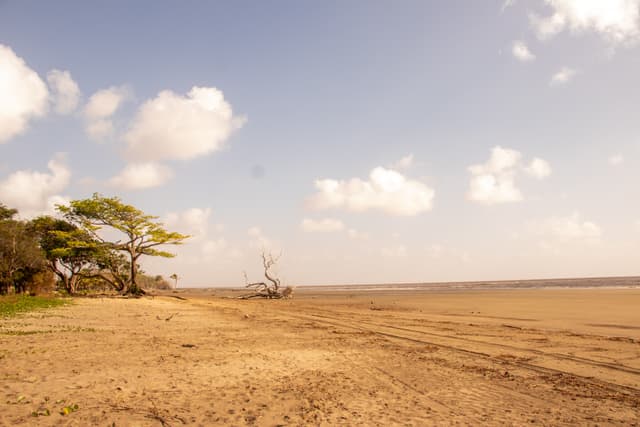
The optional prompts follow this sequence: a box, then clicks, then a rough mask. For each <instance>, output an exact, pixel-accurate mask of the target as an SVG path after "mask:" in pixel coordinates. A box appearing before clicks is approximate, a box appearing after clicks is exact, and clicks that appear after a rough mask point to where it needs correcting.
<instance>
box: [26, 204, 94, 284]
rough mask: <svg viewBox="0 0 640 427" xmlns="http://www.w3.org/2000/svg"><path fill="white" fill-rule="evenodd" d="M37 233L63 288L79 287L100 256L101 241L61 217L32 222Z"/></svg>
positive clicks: (48, 262)
mask: <svg viewBox="0 0 640 427" xmlns="http://www.w3.org/2000/svg"><path fill="white" fill-rule="evenodd" d="M29 227H30V228H31V229H32V230H33V232H34V233H35V234H36V236H38V239H39V242H40V247H41V249H42V250H43V251H44V254H45V257H46V259H47V265H48V267H49V269H50V270H51V271H52V272H53V273H54V274H56V276H58V279H59V280H60V282H61V283H62V286H63V288H64V290H65V291H66V292H68V293H70V294H73V293H75V292H76V291H77V289H78V287H79V286H80V285H81V281H82V279H83V278H84V275H83V274H82V273H83V270H86V269H90V268H91V266H92V265H94V264H96V263H97V262H98V260H99V259H100V257H101V251H100V249H99V243H98V242H97V241H95V239H94V238H93V237H92V236H91V235H90V234H89V233H87V232H86V231H84V230H82V229H80V228H78V227H77V226H75V225H74V224H71V223H70V222H67V221H65V220H62V219H57V218H53V217H50V216H41V217H38V218H36V219H34V220H32V221H31V222H30V223H29Z"/></svg>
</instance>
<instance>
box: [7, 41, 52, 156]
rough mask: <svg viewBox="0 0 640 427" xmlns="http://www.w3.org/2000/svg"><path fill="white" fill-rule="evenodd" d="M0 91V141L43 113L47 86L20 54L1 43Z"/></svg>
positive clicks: (46, 101)
mask: <svg viewBox="0 0 640 427" xmlns="http://www.w3.org/2000/svg"><path fill="white" fill-rule="evenodd" d="M0 94H1V96H0V144H1V143H3V142H6V141H8V140H9V139H11V138H13V137H14V136H17V135H20V134H21V133H23V132H24V131H25V130H26V129H27V125H28V124H29V121H30V120H31V119H33V118H36V117H40V116H44V115H45V114H46V113H47V108H48V100H49V91H48V90H47V86H46V85H45V83H44V82H43V81H42V79H41V78H40V76H38V73H36V72H35V71H33V70H32V69H31V68H29V66H28V65H27V64H26V63H25V61H24V60H23V59H22V58H20V57H18V56H17V55H16V54H15V53H14V52H13V50H11V48H10V47H8V46H5V45H2V44H0Z"/></svg>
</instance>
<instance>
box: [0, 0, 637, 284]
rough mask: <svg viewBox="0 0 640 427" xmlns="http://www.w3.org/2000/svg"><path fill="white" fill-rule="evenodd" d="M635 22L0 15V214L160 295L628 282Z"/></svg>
mask: <svg viewBox="0 0 640 427" xmlns="http://www.w3.org/2000/svg"><path fill="white" fill-rule="evenodd" d="M638 76H640V0H528V1H525V0H519V1H518V0H507V1H504V0H496V1H483V2H476V1H471V0H448V1H429V2H425V1H412V0H403V1H378V0H366V1H365V0H354V1H349V2H345V1H337V0H336V1H328V0H327V1H315V2H301V1H294V0H290V1H282V0H274V1H269V2H260V1H242V0H241V1H216V2H200V1H185V2H156V1H153V2H151V1H137V2H125V1H112V2H98V3H96V2H83V1H60V2H36V1H11V0H9V1H7V0H5V1H3V0H0V202H2V203H4V204H5V205H7V206H9V207H13V208H17V209H18V210H19V211H20V216H21V217H22V218H25V219H28V218H32V217H35V216H37V215H42V214H55V205H56V204H65V203H68V201H69V200H74V199H82V198H86V197H90V196H91V195H92V194H93V193H94V192H98V193H101V194H103V195H105V196H118V197H120V198H121V199H122V200H123V201H124V202H125V203H128V204H132V205H134V206H136V207H138V208H140V209H142V210H143V211H145V212H146V213H149V214H153V215H157V216H158V217H159V220H160V221H162V222H163V223H164V224H165V225H166V226H167V228H169V229H170V230H172V231H180V232H184V233H187V234H190V235H191V236H192V237H191V238H190V239H189V240H188V243H186V244H185V245H183V246H180V247H172V248H170V249H171V250H172V251H173V252H175V253H176V254H177V256H176V257H175V258H172V259H146V260H144V261H143V262H142V267H143V269H144V270H145V271H146V272H148V273H149V274H154V275H155V274H163V275H165V276H169V275H171V274H174V273H175V274H177V275H178V276H180V277H181V281H180V283H181V286H238V285H242V284H243V283H244V277H243V271H246V272H247V275H248V276H249V279H250V280H253V279H255V280H258V279H260V275H261V271H260V266H261V260H260V253H261V251H262V250H265V251H267V252H272V253H274V254H280V253H281V254H282V255H281V257H280V261H279V265H278V273H279V274H280V276H281V278H282V279H283V281H284V282H285V283H286V284H289V285H301V284H355V283H390V282H393V283H406V282H434V281H464V280H483V281H485V280H506V279H534V278H557V277H583V276H623V275H635V274H637V273H638V268H637V265H638V259H639V258H638V253H639V250H640V198H639V197H638V196H639V194H638V193H639V192H638V190H637V187H636V183H637V182H638V178H639V172H638V171H640V168H639V167H638V164H639V163H640V120H639V119H638V113H639V108H638V105H639V101H638V100H640V85H638V84H637V82H638Z"/></svg>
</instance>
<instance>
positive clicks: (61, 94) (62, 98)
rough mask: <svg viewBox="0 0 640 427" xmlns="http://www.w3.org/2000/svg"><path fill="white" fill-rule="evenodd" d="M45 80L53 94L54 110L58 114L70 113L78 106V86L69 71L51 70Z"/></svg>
mask: <svg viewBox="0 0 640 427" xmlns="http://www.w3.org/2000/svg"><path fill="white" fill-rule="evenodd" d="M47 82H48V83H49V87H50V88H51V92H52V95H53V103H54V110H55V111H56V113H58V114H70V113H72V112H74V111H75V109H76V108H78V103H79V102H80V88H79V87H78V84H77V83H76V82H75V81H74V80H73V78H72V77H71V73H70V72H69V71H60V70H51V71H49V72H48V73H47Z"/></svg>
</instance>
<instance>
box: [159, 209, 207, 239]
mask: <svg viewBox="0 0 640 427" xmlns="http://www.w3.org/2000/svg"><path fill="white" fill-rule="evenodd" d="M210 217H211V208H190V209H187V210H185V211H182V212H169V213H168V214H167V215H166V217H165V219H164V223H165V225H166V226H167V228H169V229H175V230H179V231H180V232H181V233H185V234H188V235H190V236H193V238H192V239H190V240H194V239H198V238H203V237H205V236H206V235H207V233H208V231H209V218H210Z"/></svg>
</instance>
